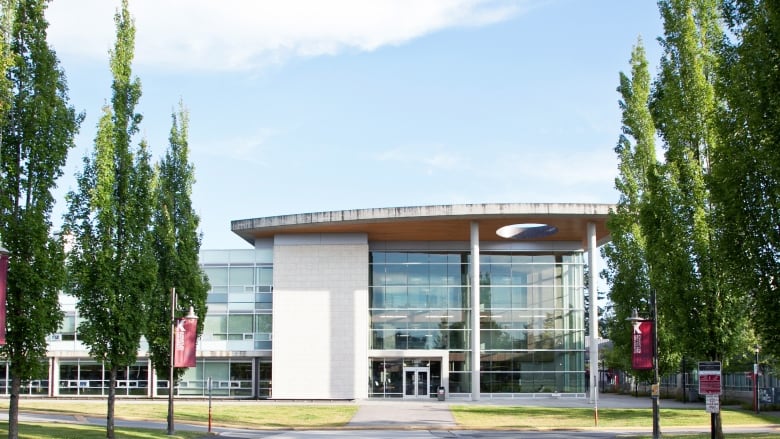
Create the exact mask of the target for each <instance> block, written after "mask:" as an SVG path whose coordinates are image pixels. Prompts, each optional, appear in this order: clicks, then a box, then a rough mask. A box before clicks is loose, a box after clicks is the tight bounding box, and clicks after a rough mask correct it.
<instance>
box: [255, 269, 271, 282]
mask: <svg viewBox="0 0 780 439" xmlns="http://www.w3.org/2000/svg"><path fill="white" fill-rule="evenodd" d="M257 284H258V285H273V284H274V270H273V267H258V268H257Z"/></svg>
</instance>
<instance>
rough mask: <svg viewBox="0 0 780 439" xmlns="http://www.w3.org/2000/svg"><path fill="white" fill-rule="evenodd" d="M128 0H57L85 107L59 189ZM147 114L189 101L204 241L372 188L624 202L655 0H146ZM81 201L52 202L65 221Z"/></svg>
mask: <svg viewBox="0 0 780 439" xmlns="http://www.w3.org/2000/svg"><path fill="white" fill-rule="evenodd" d="M118 6H119V0H111V1H108V0H67V1H66V0H54V1H53V2H52V3H51V4H50V6H49V10H48V11H47V18H48V20H49V22H50V27H49V42H50V44H51V45H52V46H53V47H54V49H55V50H56V51H57V55H58V57H59V59H60V62H61V64H62V68H63V69H64V71H65V74H66V76H67V79H68V85H69V88H70V98H71V103H72V105H73V106H74V107H75V108H76V109H77V110H78V111H84V112H86V116H87V117H86V119H85V121H84V123H83V125H82V126H81V132H80V134H79V137H78V139H77V146H76V148H74V150H73V151H72V152H71V154H70V158H69V161H68V165H67V168H66V169H65V175H64V176H63V178H62V179H61V180H60V182H59V188H58V190H57V194H58V195H57V196H58V198H60V199H63V198H64V194H65V192H67V191H68V190H70V189H73V187H74V180H75V179H74V177H73V176H74V175H75V174H76V173H77V172H79V171H80V170H81V166H82V165H81V158H82V157H83V156H84V155H85V154H87V153H88V152H90V151H91V150H92V141H93V139H94V136H95V131H96V129H95V127H96V124H97V118H98V116H99V114H100V108H101V106H102V105H104V104H105V103H106V102H108V101H109V100H110V97H111V91H110V81H111V77H110V72H109V67H108V50H109V49H110V48H111V47H112V45H113V42H114V36H115V33H114V22H113V14H114V12H115V11H116V8H117V7H118ZM130 11H131V14H133V16H134V17H135V20H136V28H137V29H136V32H137V33H136V56H135V62H134V73H135V75H136V76H138V77H139V78H140V80H141V83H142V87H143V96H142V98H141V102H140V105H139V107H138V108H137V110H138V111H139V112H140V113H142V114H143V116H144V120H143V122H142V124H141V133H140V135H139V137H138V138H137V139H136V142H137V141H140V139H141V138H142V137H143V138H146V139H147V141H148V142H149V143H150V144H151V146H152V150H153V153H154V157H155V159H159V158H160V157H161V156H162V154H163V153H164V151H165V149H166V147H167V138H168V133H169V130H170V124H171V113H172V112H173V111H174V109H175V108H176V107H177V105H178V102H179V100H182V101H183V102H184V104H185V106H186V107H187V108H188V110H189V112H190V132H189V145H190V159H191V161H192V162H193V164H194V166H195V172H196V179H197V182H196V184H195V186H194V188H193V205H194V207H195V209H196V211H197V212H198V213H199V215H200V217H201V229H202V232H203V248H207V249H216V248H248V244H246V243H245V242H244V241H243V240H241V239H239V238H238V237H237V236H235V235H234V234H233V233H232V232H230V221H231V220H236V219H245V218H255V217H263V216H272V215H283V214H294V213H303V212H315V211H327V210H341V209H357V208H370V207H391V206H413V205H428V204H453V203H487V202H491V203H492V202H588V203H591V202H592V203H614V202H616V201H617V196H618V195H617V192H616V191H615V190H614V178H615V176H616V173H617V171H616V169H617V168H616V159H615V154H614V152H613V148H614V146H615V144H616V142H617V138H618V135H619V134H620V127H621V123H620V112H619V109H618V99H619V95H618V93H617V92H616V90H615V89H616V87H617V85H618V74H619V72H620V71H625V72H627V71H628V70H629V64H628V60H629V58H630V53H631V49H632V47H633V46H634V45H635V44H636V41H637V38H638V37H639V36H640V35H641V37H642V38H643V40H644V43H645V46H646V47H647V51H648V58H649V60H650V62H651V65H655V64H657V60H658V57H659V55H660V50H659V49H658V44H657V42H656V38H657V37H658V36H659V35H660V34H661V31H662V29H661V22H660V18H659V16H658V12H657V7H656V4H655V2H654V1H651V0H628V1H627V0H516V1H510V0H507V1H490V0H486V1H479V0H441V1H438V0H431V1H419V0H329V1H318V0H310V1H305V0H284V1H282V0H278V1H255V0H231V1H227V2H216V1H213V0H130ZM64 209H65V205H64V202H63V201H60V202H59V203H58V205H57V208H56V209H55V212H54V213H53V217H52V219H53V222H54V224H55V226H57V225H59V224H61V217H62V214H63V212H64Z"/></svg>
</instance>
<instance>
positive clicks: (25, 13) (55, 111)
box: [0, 0, 83, 438]
mask: <svg viewBox="0 0 780 439" xmlns="http://www.w3.org/2000/svg"><path fill="white" fill-rule="evenodd" d="M2 6H3V10H2V13H3V17H2V25H3V29H2V33H3V38H4V40H3V47H2V49H3V52H2V55H3V57H2V58H3V59H2V62H3V67H4V68H5V72H4V73H5V75H4V80H3V82H2V84H3V85H2V87H1V88H2V92H1V94H0V98H1V99H2V100H3V102H2V104H0V107H2V110H3V114H4V116H5V117H4V118H3V121H2V126H0V237H1V238H2V244H3V246H5V247H6V248H7V250H8V251H9V253H10V260H9V269H8V278H7V301H6V307H7V313H6V329H7V334H6V345H5V346H3V347H2V353H3V355H4V357H5V359H6V360H7V361H8V363H9V370H10V376H11V389H10V394H11V398H10V404H9V409H8V437H10V438H17V437H18V436H19V429H18V417H19V394H20V391H21V385H22V381H23V380H28V379H31V378H33V377H39V376H41V375H45V374H46V370H47V368H46V362H45V359H46V348H47V344H46V337H47V336H48V335H49V334H50V333H52V332H54V331H56V330H57V328H58V327H59V325H60V322H61V320H62V311H61V310H60V306H59V292H60V289H61V288H62V287H63V285H64V283H65V266H64V258H65V254H64V251H63V245H62V241H61V240H60V239H59V238H56V237H53V236H52V230H51V227H52V224H51V219H50V216H51V210H52V207H53V205H54V198H53V196H52V193H51V190H52V189H53V188H54V187H56V181H57V179H58V178H59V177H60V176H61V175H62V169H63V167H64V166H65V161H66V158H67V154H68V150H69V149H70V148H72V147H73V139H74V136H75V135H76V133H77V132H78V128H79V125H80V123H81V121H82V119H83V115H81V114H76V112H75V111H74V109H73V107H71V106H70V105H69V104H68V93H67V91H68V89H67V84H66V79H65V74H64V72H63V71H62V70H61V68H60V65H59V61H58V60H57V56H56V54H55V53H54V51H53V50H52V49H51V48H50V47H49V45H48V44H47V42H46V30H47V28H48V23H47V22H46V20H45V18H44V11H45V9H46V2H45V1H44V0H19V1H16V2H11V1H5V2H3V3H2Z"/></svg>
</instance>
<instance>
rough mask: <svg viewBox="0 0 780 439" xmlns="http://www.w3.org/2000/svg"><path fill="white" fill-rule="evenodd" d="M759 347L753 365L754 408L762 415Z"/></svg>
mask: <svg viewBox="0 0 780 439" xmlns="http://www.w3.org/2000/svg"><path fill="white" fill-rule="evenodd" d="M758 391H759V387H758V345H756V362H755V363H753V408H754V409H755V411H756V413H761V408H760V407H759V404H760V400H759V397H758Z"/></svg>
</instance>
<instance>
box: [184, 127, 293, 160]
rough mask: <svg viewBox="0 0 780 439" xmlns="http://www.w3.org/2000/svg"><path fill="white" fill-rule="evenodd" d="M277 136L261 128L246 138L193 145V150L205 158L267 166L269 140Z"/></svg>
mask: <svg viewBox="0 0 780 439" xmlns="http://www.w3.org/2000/svg"><path fill="white" fill-rule="evenodd" d="M277 134H278V132H277V131H275V130H273V129H269V128H259V129H257V130H255V132H253V133H249V134H248V135H245V136H240V137H232V138H225V139H219V140H214V141H209V142H203V143H200V144H193V145H192V148H193V152H194V153H197V154H202V155H204V156H210V157H219V158H220V159H230V160H234V161H238V162H245V163H254V164H267V160H266V155H267V152H268V149H269V146H268V143H269V139H271V138H272V137H274V136H276V135H277Z"/></svg>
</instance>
